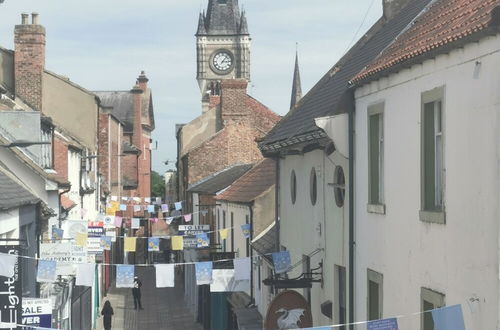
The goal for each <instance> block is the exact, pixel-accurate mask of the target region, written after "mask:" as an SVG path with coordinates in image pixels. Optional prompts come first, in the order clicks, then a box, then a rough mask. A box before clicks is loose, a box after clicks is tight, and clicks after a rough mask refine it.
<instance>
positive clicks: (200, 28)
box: [196, 12, 207, 36]
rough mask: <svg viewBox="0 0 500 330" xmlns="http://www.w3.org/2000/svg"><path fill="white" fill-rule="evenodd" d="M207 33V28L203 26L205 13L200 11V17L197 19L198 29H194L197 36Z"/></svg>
mask: <svg viewBox="0 0 500 330" xmlns="http://www.w3.org/2000/svg"><path fill="white" fill-rule="evenodd" d="M206 34H207V28H206V26H205V13H204V12H203V13H201V12H200V18H199V19H198V30H197V31H196V35H197V36H202V35H206Z"/></svg>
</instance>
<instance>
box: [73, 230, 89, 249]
mask: <svg viewBox="0 0 500 330" xmlns="http://www.w3.org/2000/svg"><path fill="white" fill-rule="evenodd" d="M87 238H88V235H87V234H85V233H76V236H75V243H76V245H77V246H81V247H85V246H87Z"/></svg>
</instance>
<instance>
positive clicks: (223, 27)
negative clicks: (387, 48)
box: [196, 0, 248, 35]
mask: <svg viewBox="0 0 500 330" xmlns="http://www.w3.org/2000/svg"><path fill="white" fill-rule="evenodd" d="M201 24H204V25H205V26H201ZM240 25H242V26H240ZM242 27H243V29H241V28H242ZM240 30H244V31H242V34H248V27H247V24H246V18H243V19H242V17H241V16H240V9H239V5H238V0H209V1H208V9H207V14H206V15H204V14H201V15H200V19H199V21H198V31H197V33H196V35H205V34H208V35H237V34H239V33H240Z"/></svg>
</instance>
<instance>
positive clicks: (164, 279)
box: [155, 264, 175, 288]
mask: <svg viewBox="0 0 500 330" xmlns="http://www.w3.org/2000/svg"><path fill="white" fill-rule="evenodd" d="M155 268H156V287H157V288H173V287H175V272H174V270H175V265H174V264H158V265H155Z"/></svg>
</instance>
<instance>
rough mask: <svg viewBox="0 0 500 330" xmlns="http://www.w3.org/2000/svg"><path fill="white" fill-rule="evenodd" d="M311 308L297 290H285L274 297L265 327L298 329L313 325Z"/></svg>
mask: <svg viewBox="0 0 500 330" xmlns="http://www.w3.org/2000/svg"><path fill="white" fill-rule="evenodd" d="M312 325H313V324H312V314H311V308H310V307H309V304H308V303H307V300H306V299H305V298H304V297H303V296H302V295H301V294H300V293H298V292H297V291H292V290H287V291H283V292H281V293H280V294H278V295H277V296H276V297H274V299H273V301H272V302H271V303H270V304H269V307H268V309H267V314H266V319H265V323H264V328H265V329H298V328H309V327H312Z"/></svg>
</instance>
